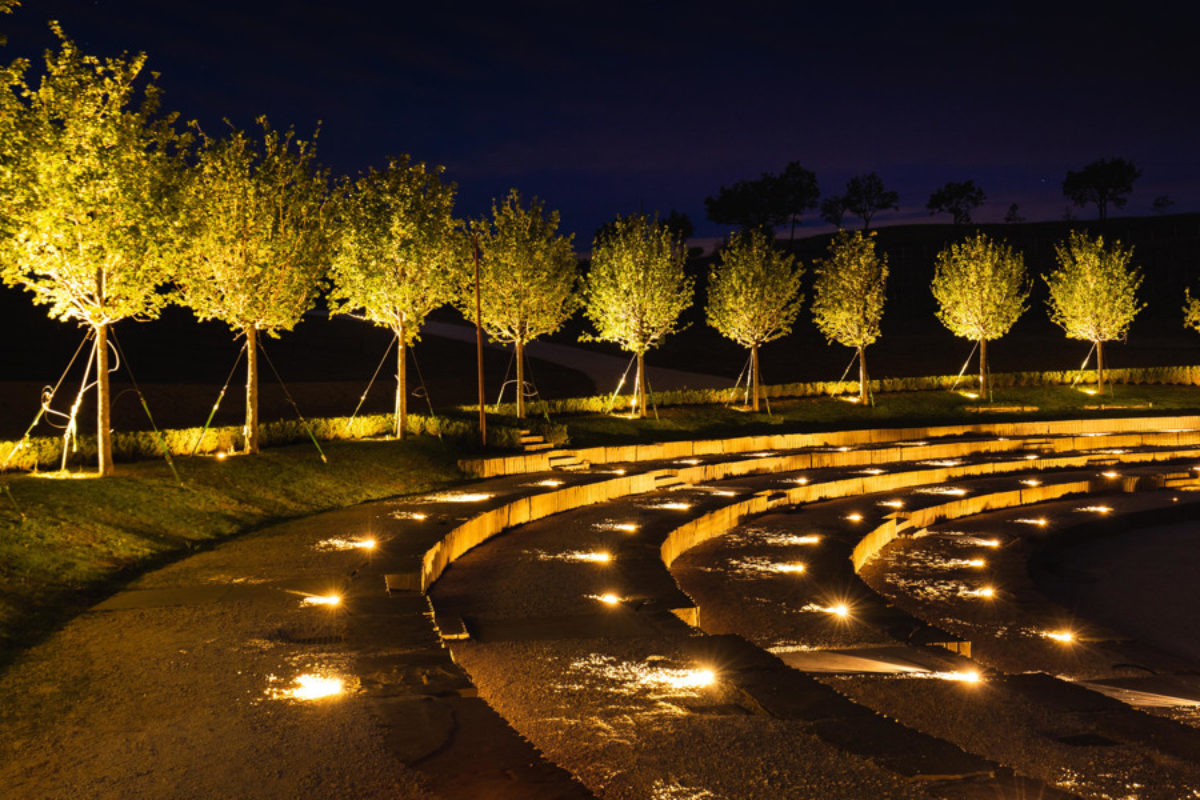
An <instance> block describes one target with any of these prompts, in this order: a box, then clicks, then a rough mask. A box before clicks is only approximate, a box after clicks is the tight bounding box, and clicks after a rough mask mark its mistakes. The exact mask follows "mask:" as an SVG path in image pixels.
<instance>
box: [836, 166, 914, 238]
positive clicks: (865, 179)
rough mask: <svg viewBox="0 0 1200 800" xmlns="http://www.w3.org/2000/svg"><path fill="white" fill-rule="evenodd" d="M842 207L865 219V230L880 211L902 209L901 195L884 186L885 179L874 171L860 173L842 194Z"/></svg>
mask: <svg viewBox="0 0 1200 800" xmlns="http://www.w3.org/2000/svg"><path fill="white" fill-rule="evenodd" d="M842 207H843V208H844V209H845V210H846V211H849V212H850V213H851V214H853V215H854V216H856V217H858V218H859V219H861V220H862V221H863V230H867V229H868V228H870V227H871V220H872V219H874V217H875V215H876V214H878V213H879V212H880V211H886V210H888V209H891V210H893V211H898V210H899V209H900V195H898V194H896V193H895V192H892V191H888V190H887V189H885V188H884V187H883V179H882V178H880V177H879V175H877V174H876V173H874V172H872V173H869V174H867V175H858V176H856V177H853V178H851V179H850V180H849V181H848V182H847V183H846V193H845V194H844V195H842Z"/></svg>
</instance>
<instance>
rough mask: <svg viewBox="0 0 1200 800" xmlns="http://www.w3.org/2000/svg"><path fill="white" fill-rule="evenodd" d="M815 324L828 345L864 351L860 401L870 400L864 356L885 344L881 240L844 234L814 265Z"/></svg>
mask: <svg viewBox="0 0 1200 800" xmlns="http://www.w3.org/2000/svg"><path fill="white" fill-rule="evenodd" d="M814 271H815V273H816V278H815V280H814V282H813V303H812V312H813V321H814V322H816V324H817V328H818V329H820V331H821V333H822V334H824V336H825V339H826V341H831V342H837V343H838V344H841V345H844V346H846V347H853V348H855V349H856V350H858V357H859V374H860V387H859V388H860V398H861V399H862V401H863V402H866V401H867V399H868V396H867V371H866V359H865V353H864V350H865V349H866V347H867V346H868V345H870V344H872V343H873V342H874V341H875V340H876V339H878V338H879V323H880V320H881V319H882V318H883V304H884V299H885V296H886V291H887V276H888V263H887V256H886V255H882V256H881V255H878V254H877V253H876V252H875V234H873V233H872V234H868V235H866V236H864V235H863V232H862V231H854V232H850V231H838V232H837V234H835V235H834V237H833V240H832V241H831V242H830V243H829V256H828V257H827V258H824V259H820V260H818V261H817V262H816V264H815V265H814Z"/></svg>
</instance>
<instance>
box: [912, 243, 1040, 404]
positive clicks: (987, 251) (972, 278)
mask: <svg viewBox="0 0 1200 800" xmlns="http://www.w3.org/2000/svg"><path fill="white" fill-rule="evenodd" d="M932 289H933V296H934V298H935V299H936V300H937V303H938V311H937V317H938V319H939V320H941V323H942V324H943V325H945V326H946V328H947V329H949V331H950V332H951V333H953V334H954V335H955V336H959V337H962V338H964V339H970V340H971V341H974V342H978V343H979V344H980V354H979V383H980V392H981V393H983V394H984V395H987V396H990V391H991V387H990V385H989V382H988V368H987V343H988V342H990V341H994V340H996V339H999V338H1000V337H1002V336H1004V335H1005V334H1006V333H1008V331H1009V329H1010V328H1012V326H1013V324H1014V323H1015V322H1016V321H1017V320H1018V319H1020V317H1021V315H1022V314H1024V313H1025V311H1026V310H1028V308H1029V307H1028V305H1027V301H1028V299H1029V289H1030V286H1029V279H1028V278H1027V277H1026V274H1025V260H1024V258H1022V256H1021V254H1020V253H1017V252H1015V251H1014V250H1013V249H1012V248H1011V247H1009V246H1008V245H1007V244H1004V243H1001V242H994V241H992V240H991V239H990V238H988V237H987V236H986V235H985V234H982V233H979V234H976V235H975V236H972V237H970V238H968V239H967V240H965V241H963V242H959V243H956V244H952V245H950V246H949V247H947V248H945V249H944V250H942V251H941V252H940V253H938V255H937V260H936V262H935V266H934V276H933V285H932Z"/></svg>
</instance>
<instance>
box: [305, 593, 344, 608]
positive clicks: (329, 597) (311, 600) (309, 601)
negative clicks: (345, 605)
mask: <svg viewBox="0 0 1200 800" xmlns="http://www.w3.org/2000/svg"><path fill="white" fill-rule="evenodd" d="M341 603H342V598H341V597H340V596H338V595H336V594H310V595H308V596H307V597H305V598H304V599H302V600H301V601H300V605H302V606H329V607H333V606H338V605H341Z"/></svg>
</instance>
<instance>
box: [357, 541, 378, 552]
mask: <svg viewBox="0 0 1200 800" xmlns="http://www.w3.org/2000/svg"><path fill="white" fill-rule="evenodd" d="M377 544H378V542H376V541H375V540H374V539H363V540H362V541H358V542H355V543H354V546H355V547H358V548H360V549H362V550H374V549H375V545H377Z"/></svg>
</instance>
